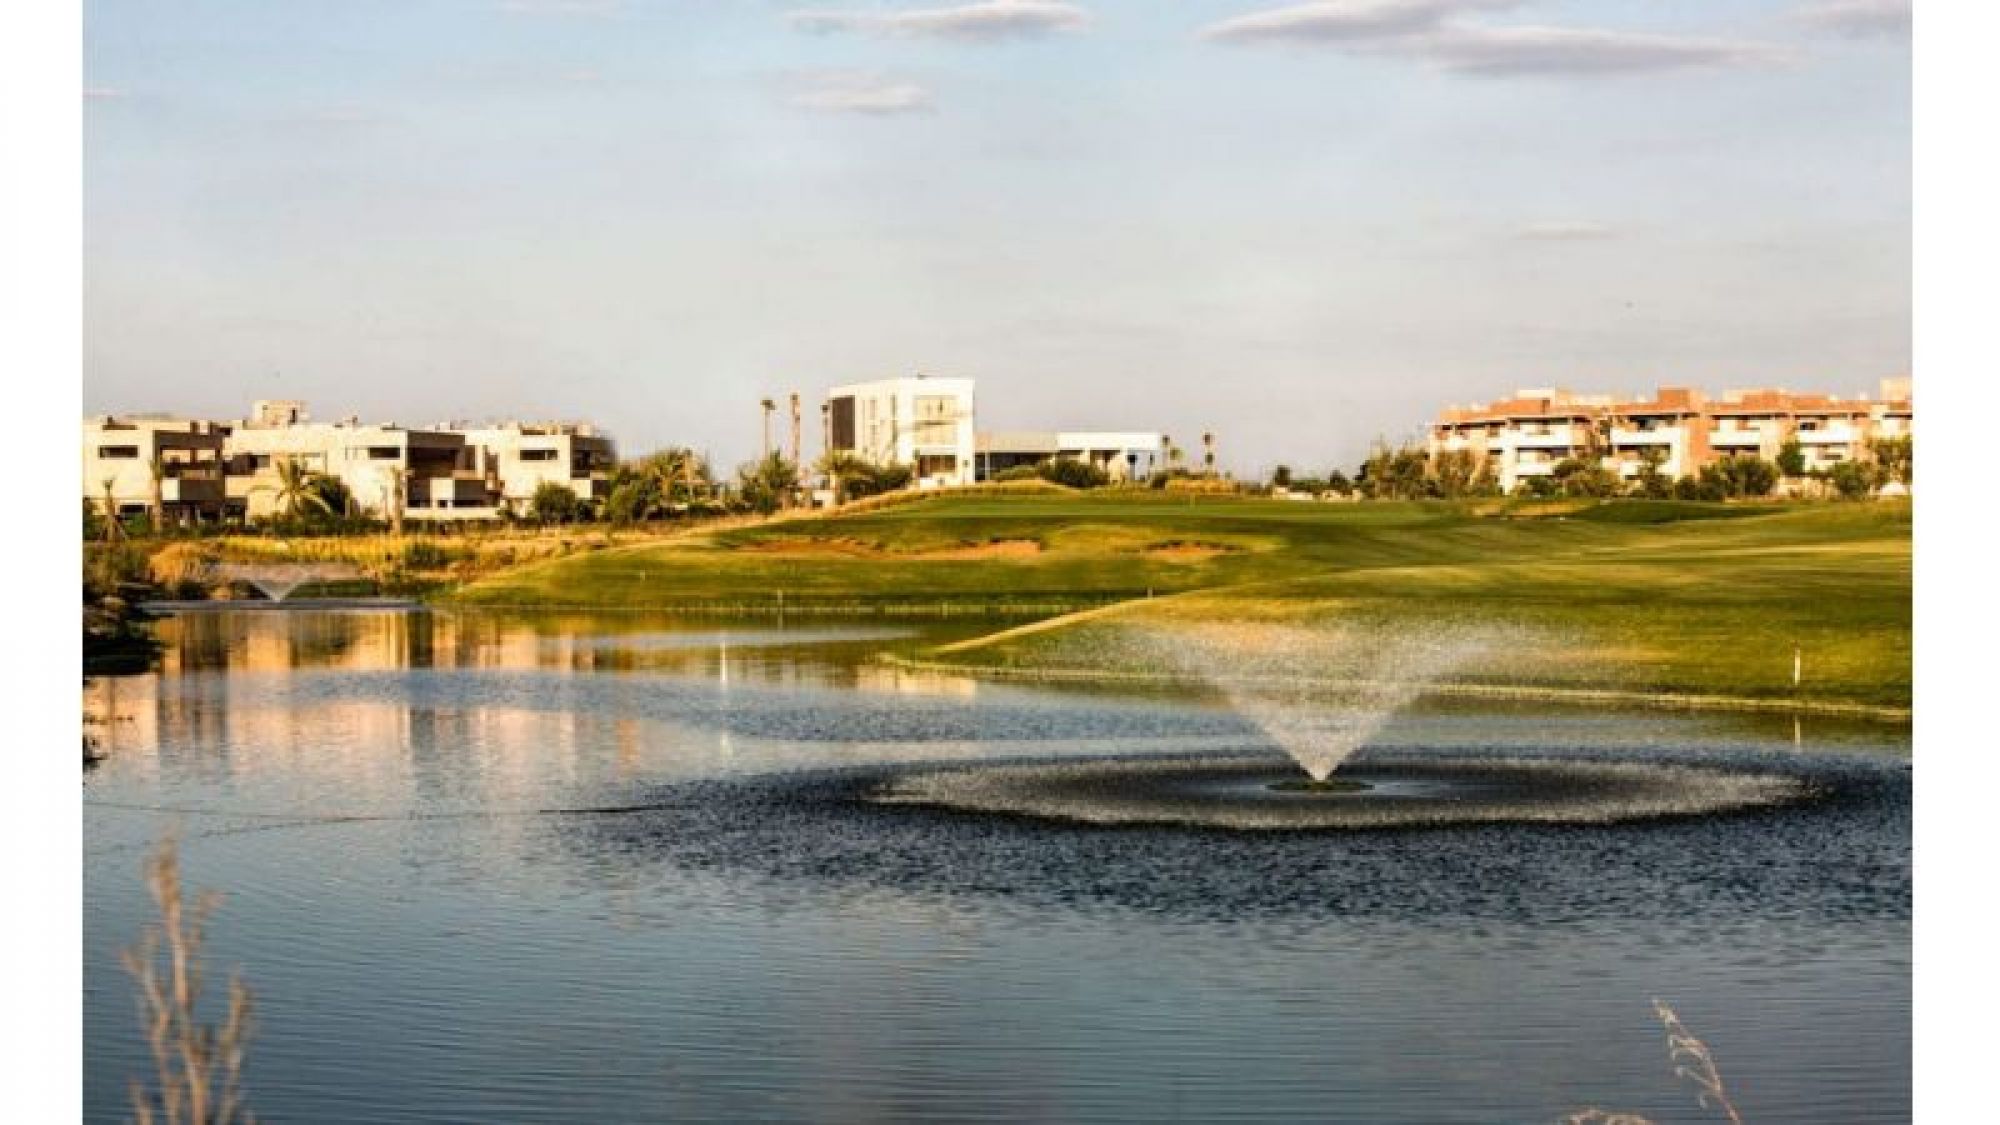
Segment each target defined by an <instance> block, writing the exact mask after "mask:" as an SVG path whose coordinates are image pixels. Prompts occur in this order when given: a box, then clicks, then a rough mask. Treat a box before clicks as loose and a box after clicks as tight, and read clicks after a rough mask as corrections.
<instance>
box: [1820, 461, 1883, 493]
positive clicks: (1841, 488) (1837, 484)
mask: <svg viewBox="0 0 2000 1125" xmlns="http://www.w3.org/2000/svg"><path fill="white" fill-rule="evenodd" d="M1818 475H1819V479H1821V480H1823V481H1825V482H1826V483H1827V484H1829V485H1831V486H1832V487H1833V490H1834V491H1835V492H1836V493H1839V495H1840V498H1841V499H1843V500H1859V499H1862V498H1863V497H1865V496H1867V495H1868V494H1869V493H1871V492H1873V491H1875V488H1876V486H1877V484H1878V479H1879V477H1880V474H1879V473H1878V472H1876V471H1874V470H1872V469H1871V468H1870V467H1869V466H1867V465H1864V464H1862V463H1861V462H1859V461H1842V462H1841V463H1839V464H1838V465H1835V466H1833V467H1832V468H1830V469H1827V470H1824V471H1823V472H1821V473H1819V474H1818Z"/></svg>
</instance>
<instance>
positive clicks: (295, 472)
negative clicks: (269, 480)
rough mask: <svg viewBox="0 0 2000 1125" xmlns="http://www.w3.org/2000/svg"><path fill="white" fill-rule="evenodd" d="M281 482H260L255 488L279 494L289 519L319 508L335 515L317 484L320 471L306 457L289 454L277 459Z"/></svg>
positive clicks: (279, 501)
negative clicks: (311, 466)
mask: <svg viewBox="0 0 2000 1125" xmlns="http://www.w3.org/2000/svg"><path fill="white" fill-rule="evenodd" d="M276 468H277V472H278V482H277V483H276V484H260V485H258V486H257V487H256V488H254V489H252V490H251V491H253V492H261V491H272V492H276V493H277V494H278V497H277V499H278V510H279V511H280V512H282V513H283V514H284V516H285V518H286V519H298V518H300V517H301V516H303V515H305V514H307V513H308V512H313V511H317V512H320V513H322V514H324V515H332V514H333V508H331V507H330V506H328V504H327V502H326V497H325V496H324V495H323V494H322V493H321V492H320V491H319V490H318V489H317V488H316V487H315V485H316V484H317V482H318V480H319V477H320V474H319V473H316V472H314V471H313V470H312V469H311V468H309V467H307V465H306V463H305V462H303V461H299V460H295V459H293V458H290V457H287V458H285V459H284V460H282V461H279V462H277V465H276Z"/></svg>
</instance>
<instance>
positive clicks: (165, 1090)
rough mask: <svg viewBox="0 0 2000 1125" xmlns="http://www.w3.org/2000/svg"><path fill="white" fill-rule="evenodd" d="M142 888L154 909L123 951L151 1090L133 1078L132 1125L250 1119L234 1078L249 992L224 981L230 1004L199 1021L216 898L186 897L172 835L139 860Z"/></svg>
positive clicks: (228, 1124) (247, 1023)
mask: <svg viewBox="0 0 2000 1125" xmlns="http://www.w3.org/2000/svg"><path fill="white" fill-rule="evenodd" d="M146 887H147V889H148V890H149V891H150V892H152V896H153V902H154V903H155V904H156V905H157V906H158V907H159V911H160V921H159V924H158V925H155V926H148V927H146V929H145V932H144V933H143V934H141V935H140V938H139V943H138V944H137V945H135V946H133V947H132V948H130V949H127V950H126V951H125V954H124V958H123V959H124V962H125V968H126V970H127V971H128V972H130V973H131V974H132V979H133V980H134V981H135V982H136V983H137V984H138V988H139V1017H140V1021H141V1023H142V1024H143V1026H144V1027H145V1032H146V1042H147V1044H148V1046H149V1047H150V1048H151V1049H152V1054H153V1066H154V1070H155V1081H156V1083H157V1088H155V1089H151V1090H149V1089H147V1088H146V1087H145V1085H144V1084H143V1083H141V1082H140V1081H139V1080H137V1079H134V1080H133V1082H132V1113H133V1116H134V1118H136V1119H137V1120H138V1122H139V1125H153V1123H154V1122H160V1123H162V1125H235V1123H238V1122H242V1123H246V1125H247V1123H250V1122H253V1121H255V1118H254V1117H252V1116H251V1114H250V1112H249V1110H248V1109H247V1108H246V1107H245V1106H244V1103H243V1093H242V1089H241V1084H240V1079H241V1076H242V1071H243V1050H244V1046H245V1044H247V1043H248V1042H249V1039H250V1027H251V1016H250V990H249V989H248V988H246V987H244V985H243V982H242V980H241V979H239V978H238V977H236V976H234V975H232V976H231V977H230V980H229V1008H228V1013H227V1015H226V1016H225V1017H224V1019H223V1022H222V1024H221V1025H220V1026H210V1025H208V1024H205V1023H203V1022H202V1021H201V1017H200V1014H199V1012H198V1010H197V1009H198V1008H199V1006H200V1002H201V990H202V956H201V955H202V927H203V924H204V923H205V922H206V921H207V920H208V916H209V915H210V914H211V913H212V912H213V911H214V910H215V907H216V905H217V904H218V903H219V902H220V901H221V898H220V896H219V895H217V894H216V893H214V892H212V891H211V892H208V893H205V894H201V895H198V896H196V898H195V899H194V901H193V902H192V903H189V902H187V901H186V899H185V896H184V894H183V891H182V887H181V873H180V853H179V849H178V848H177V847H176V845H175V842H174V840H173V838H172V837H168V838H167V839H165V840H163V841H161V843H160V847H159V850H158V851H157V852H155V853H154V854H153V857H152V858H151V859H149V860H148V861H147V862H146Z"/></svg>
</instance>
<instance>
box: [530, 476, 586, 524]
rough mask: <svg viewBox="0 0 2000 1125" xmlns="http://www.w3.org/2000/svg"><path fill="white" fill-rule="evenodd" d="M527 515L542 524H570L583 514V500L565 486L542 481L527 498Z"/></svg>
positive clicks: (550, 481)
mask: <svg viewBox="0 0 2000 1125" xmlns="http://www.w3.org/2000/svg"><path fill="white" fill-rule="evenodd" d="M528 514H529V515H530V516H533V517H534V518H535V519H536V520H538V521H540V522H541V523H544V524H551V523H572V522H574V521H576V520H577V519H580V518H582V516H583V514H584V507H583V498H582V497H580V496H578V495H577V494H576V491H575V490H574V489H572V488H570V487H569V486H568V485H566V484H557V483H556V482H555V481H552V480H547V481H543V482H542V483H541V484H539V485H536V486H535V494H534V495H533V496H530V497H529V498H528Z"/></svg>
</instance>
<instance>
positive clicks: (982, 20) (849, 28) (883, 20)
mask: <svg viewBox="0 0 2000 1125" xmlns="http://www.w3.org/2000/svg"><path fill="white" fill-rule="evenodd" d="M786 18H787V20H788V21H789V22H790V23H791V25H792V26H793V27H794V28H796V29H798V30H800V31H810V32H818V33H821V34H838V33H843V32H858V33H862V34H868V35H885V36H903V37H911V38H932V39H958V40H965V41H974V42H984V41H993V40H1000V39H1027V38H1033V37H1036V36H1041V35H1047V34H1050V33H1052V32H1058V31H1079V30H1081V29H1082V28H1083V27H1084V26H1086V25H1087V24H1089V22H1090V16H1089V14H1088V13H1086V12H1085V11H1084V10H1083V9H1082V8H1079V7H1077V6H1076V5H1075V4H1062V3H1055V2H1054V0H979V2H978V3H973V4H963V5H960V6H957V7H952V8H911V9H903V10H898V11H887V12H855V11H801V12H793V13H792V14H791V15H790V16H788V17H786Z"/></svg>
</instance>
